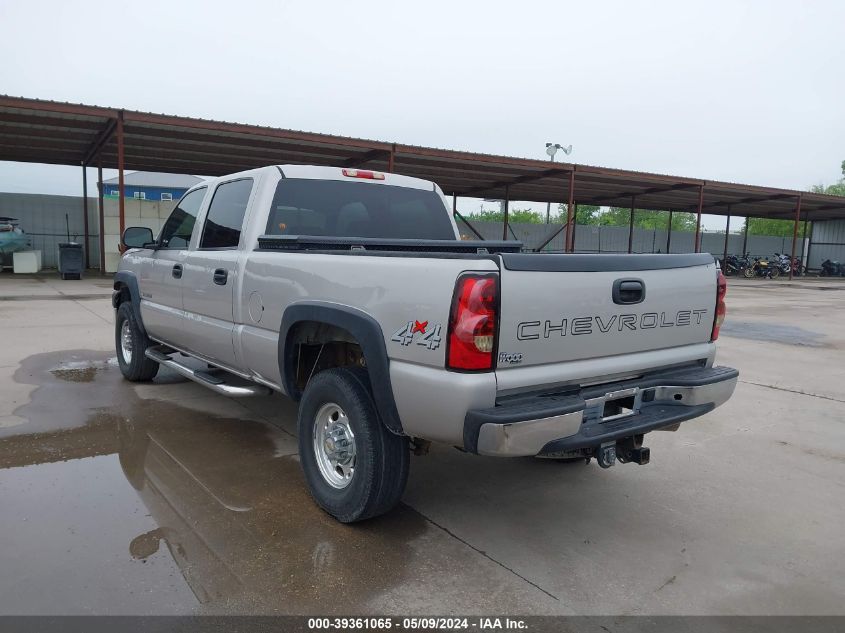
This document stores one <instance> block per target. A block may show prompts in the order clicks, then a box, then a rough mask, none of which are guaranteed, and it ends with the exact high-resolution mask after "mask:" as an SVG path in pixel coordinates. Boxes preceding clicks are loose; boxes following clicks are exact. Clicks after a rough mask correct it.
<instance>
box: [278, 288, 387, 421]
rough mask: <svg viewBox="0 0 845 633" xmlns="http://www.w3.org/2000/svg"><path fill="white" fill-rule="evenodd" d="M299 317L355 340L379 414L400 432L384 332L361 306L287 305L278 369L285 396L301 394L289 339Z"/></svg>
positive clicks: (312, 303) (283, 317)
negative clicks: (347, 333) (323, 325)
mask: <svg viewBox="0 0 845 633" xmlns="http://www.w3.org/2000/svg"><path fill="white" fill-rule="evenodd" d="M302 321H315V322H318V323H325V324H327V325H333V326H335V327H339V328H342V329H344V330H346V331H347V332H349V333H350V334H351V335H352V336H353V337H354V338H355V340H356V341H358V344H359V345H360V346H361V351H362V352H363V354H364V360H365V361H366V363H367V371H368V372H369V375H370V385H371V386H372V393H373V400H374V402H375V405H376V409H377V410H378V413H379V417H380V418H381V421H382V422H383V423H384V425H385V426H386V427H387V429H388V430H389V431H390V432H392V433H396V434H397V435H402V434H403V430H402V422H401V421H400V419H399V412H398V411H397V409H396V402H395V401H394V399H393V387H392V386H391V383H390V361H389V359H388V357H387V348H386V347H385V344H384V334H383V333H382V330H381V326H379V324H378V322H377V321H376V320H375V319H373V317H371V316H370V315H369V314H367V313H365V312H362V311H361V310H357V309H355V308H351V307H349V306H343V305H338V304H334V303H324V302H319V301H314V302H307V303H296V304H294V305H291V306H288V308H287V309H286V310H285V312H284V314H283V316H282V325H281V328H280V330H279V373H280V374H281V377H282V384H283V385H284V388H285V392H286V393H287V394H288V396H290V397H291V398H293V399H294V400H299V399H300V398H301V397H302V393H301V391H300V390H299V388H298V387H297V386H296V351H297V350H296V346H295V345H294V344H293V343H292V341H290V340H289V339H291V338H292V334H293V330H294V326H295V325H296V324H297V323H300V322H302Z"/></svg>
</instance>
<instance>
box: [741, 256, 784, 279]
mask: <svg viewBox="0 0 845 633" xmlns="http://www.w3.org/2000/svg"><path fill="white" fill-rule="evenodd" d="M742 274H743V276H744V277H745V278H746V279H752V278H753V277H767V278H769V279H777V278H778V277H780V266H779V265H778V263H777V262H774V261H769V260H768V259H764V258H762V257H755V258H754V263H752V264H751V265H750V266H747V267H746V268H745V270H743V271H742Z"/></svg>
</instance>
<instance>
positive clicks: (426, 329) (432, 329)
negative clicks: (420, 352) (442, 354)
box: [390, 320, 441, 350]
mask: <svg viewBox="0 0 845 633" xmlns="http://www.w3.org/2000/svg"><path fill="white" fill-rule="evenodd" d="M390 340H391V341H393V342H395V343H401V344H402V345H405V346H406V347H407V346H408V345H410V344H411V343H413V342H414V340H416V343H417V345H422V346H424V347H427V348H428V349H431V350H434V349H437V348H438V347H440V340H441V339H440V324H439V323H438V324H437V325H430V324H429V322H428V321H416V320H415V321H408V322H407V323H406V324H405V325H403V326H402V327H401V328H399V329H398V330H396V331H395V332H394V333H393V336H391V337H390Z"/></svg>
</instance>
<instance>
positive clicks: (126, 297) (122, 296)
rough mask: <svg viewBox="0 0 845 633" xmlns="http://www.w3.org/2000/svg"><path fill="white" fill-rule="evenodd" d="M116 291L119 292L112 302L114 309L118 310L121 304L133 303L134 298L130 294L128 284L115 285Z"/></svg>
mask: <svg viewBox="0 0 845 633" xmlns="http://www.w3.org/2000/svg"><path fill="white" fill-rule="evenodd" d="M114 289H115V290H116V291H117V295H115V297H114V299H113V300H112V305H113V306H114V309H115V310H117V309H118V308H119V307H120V304H121V303H125V302H126V301H131V300H132V296H131V295H130V294H129V287H128V286H127V285H126V284H121V283H116V284H115V285H114Z"/></svg>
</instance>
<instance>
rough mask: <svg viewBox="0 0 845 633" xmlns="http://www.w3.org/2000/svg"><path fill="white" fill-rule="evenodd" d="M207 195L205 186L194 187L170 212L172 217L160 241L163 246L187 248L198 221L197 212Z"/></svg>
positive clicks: (165, 226)
mask: <svg viewBox="0 0 845 633" xmlns="http://www.w3.org/2000/svg"><path fill="white" fill-rule="evenodd" d="M204 197H205V187H202V188H201V189H194V190H193V191H191V192H189V193H187V194H185V196H184V197H183V198H182V199H181V200H180V201H179V204H177V205H176V208H175V209H173V211H172V212H171V213H170V217H169V218H167V221H166V222H165V223H164V226H163V227H162V228H161V235H159V238H158V243H159V245H160V247H161V248H175V249H181V250H184V249H187V248H188V244H189V243H190V242H191V234H192V233H193V232H194V224H196V221H197V213H199V210H200V206H202V199H203V198H204Z"/></svg>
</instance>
